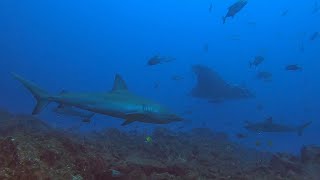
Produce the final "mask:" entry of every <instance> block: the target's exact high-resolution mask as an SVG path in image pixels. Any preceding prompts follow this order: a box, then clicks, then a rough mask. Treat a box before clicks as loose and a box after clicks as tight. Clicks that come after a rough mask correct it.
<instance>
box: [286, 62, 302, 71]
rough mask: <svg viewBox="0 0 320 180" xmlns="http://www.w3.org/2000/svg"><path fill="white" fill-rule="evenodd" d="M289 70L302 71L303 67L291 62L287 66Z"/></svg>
mask: <svg viewBox="0 0 320 180" xmlns="http://www.w3.org/2000/svg"><path fill="white" fill-rule="evenodd" d="M286 70H287V71H301V70H302V67H301V66H299V65H297V64H290V65H287V66H286Z"/></svg>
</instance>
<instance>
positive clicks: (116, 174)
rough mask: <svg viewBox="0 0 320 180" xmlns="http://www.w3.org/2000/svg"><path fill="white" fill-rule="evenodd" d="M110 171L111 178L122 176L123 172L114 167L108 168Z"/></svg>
mask: <svg viewBox="0 0 320 180" xmlns="http://www.w3.org/2000/svg"><path fill="white" fill-rule="evenodd" d="M110 171H111V176H112V177H113V178H119V177H121V176H123V174H122V173H121V172H120V171H117V170H115V169H110Z"/></svg>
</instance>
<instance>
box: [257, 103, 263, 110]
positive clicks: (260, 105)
mask: <svg viewBox="0 0 320 180" xmlns="http://www.w3.org/2000/svg"><path fill="white" fill-rule="evenodd" d="M256 108H257V110H259V111H262V110H263V108H264V107H263V105H262V104H257V106H256Z"/></svg>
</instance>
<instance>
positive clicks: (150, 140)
mask: <svg viewBox="0 0 320 180" xmlns="http://www.w3.org/2000/svg"><path fill="white" fill-rule="evenodd" d="M144 142H145V143H152V138H151V137H150V136H147V137H146V140H145V141H144Z"/></svg>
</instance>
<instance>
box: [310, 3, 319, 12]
mask: <svg viewBox="0 0 320 180" xmlns="http://www.w3.org/2000/svg"><path fill="white" fill-rule="evenodd" d="M319 10H320V6H319V4H318V2H317V1H316V2H314V6H313V10H312V13H313V14H316V13H317V12H318V11H319Z"/></svg>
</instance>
